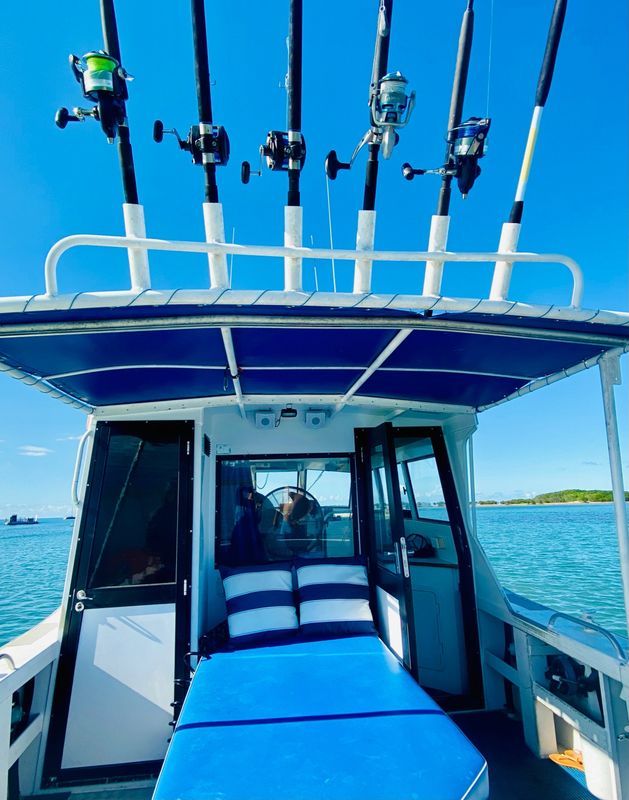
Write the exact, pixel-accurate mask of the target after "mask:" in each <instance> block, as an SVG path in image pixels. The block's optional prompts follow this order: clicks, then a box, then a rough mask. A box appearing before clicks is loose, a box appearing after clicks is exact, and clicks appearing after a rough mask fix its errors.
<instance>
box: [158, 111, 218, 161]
mask: <svg viewBox="0 0 629 800" xmlns="http://www.w3.org/2000/svg"><path fill="white" fill-rule="evenodd" d="M165 133H168V134H171V135H172V136H174V137H175V139H176V140H177V143H178V145H179V148H180V149H181V150H185V151H186V152H188V153H190V154H191V155H192V163H193V164H216V166H217V167H224V166H225V165H226V164H227V162H228V161H229V137H228V136H227V131H226V130H225V128H224V127H223V126H222V125H204V124H201V125H192V127H191V128H190V130H189V131H188V136H187V138H186V139H182V138H181V136H180V135H179V134H178V133H177V129H176V128H168V129H166V128H164V123H163V122H162V121H161V120H159V119H156V120H155V122H154V123H153V141H154V142H157V143H158V144H159V143H160V142H162V141H163V139H164V134H165Z"/></svg>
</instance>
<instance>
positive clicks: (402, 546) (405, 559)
mask: <svg viewBox="0 0 629 800" xmlns="http://www.w3.org/2000/svg"><path fill="white" fill-rule="evenodd" d="M400 550H401V552H402V570H403V571H404V577H405V578H409V577H410V575H411V572H410V570H409V568H408V553H407V552H406V536H400Z"/></svg>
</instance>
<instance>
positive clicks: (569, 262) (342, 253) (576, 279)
mask: <svg viewBox="0 0 629 800" xmlns="http://www.w3.org/2000/svg"><path fill="white" fill-rule="evenodd" d="M75 247H114V248H122V249H130V248H133V249H134V250H135V251H136V252H137V251H138V250H144V251H148V250H162V251H164V250H166V251H172V252H176V253H208V254H216V255H232V254H233V255H238V256H253V257H262V258H272V257H281V258H283V259H286V258H291V259H304V258H310V259H330V260H331V259H338V260H339V261H353V262H358V263H359V264H360V263H362V262H363V261H364V260H365V255H366V253H367V252H368V251H365V250H329V249H325V248H309V247H275V246H262V245H240V244H224V243H220V242H180V241H171V240H168V239H140V238H135V237H127V236H98V235H91V234H77V235H74V236H67V237H65V238H64V239H61V240H60V241H58V242H57V243H56V244H55V245H53V247H52V248H51V249H50V251H49V252H48V255H47V257H46V263H45V267H44V271H45V280H46V295H47V296H49V297H56V296H57V295H58V294H59V289H58V283H57V265H58V262H59V259H60V257H61V256H62V255H63V253H65V252H67V251H68V250H71V249H72V248H75ZM505 255H508V258H509V261H510V262H514V263H515V262H517V263H523V264H526V263H529V264H530V263H536V264H539V263H545V264H562V265H563V266H565V267H567V268H568V269H569V270H570V273H571V275H572V293H571V297H570V307H571V308H580V307H581V301H582V297H583V274H582V272H581V268H580V267H579V265H578V264H577V263H576V261H574V259H572V258H570V257H568V256H565V255H561V254H557V253H509V254H505V253H499V252H490V253H488V252H473V253H454V252H448V251H445V252H444V251H436V252H431V251H414V250H401V251H395V250H374V251H369V260H370V261H371V262H374V261H375V262H383V261H384V262H394V261H397V262H406V263H421V262H430V263H433V264H434V263H437V262H440V263H443V264H445V263H450V262H455V263H461V262H464V263H474V262H475V263H491V262H496V261H500V260H501V259H502V261H504V259H505ZM369 278H370V276H369ZM131 284H132V286H133V280H131ZM356 285H358V286H359V287H360V289H361V291H360V292H358V293H354V294H358V296H361V295H364V294H368V293H369V292H370V291H371V281H370V279H369V281H368V282H367V280H366V277H365V276H364V275H362V276H361V280H360V281H359V283H358V284H356V283H355V286H356ZM145 288H150V287H145ZM292 289H293V287H292V286H286V287H285V291H287V292H288V291H291V290H292ZM507 289H508V286H507V287H505V294H506V290H507ZM433 296H434V297H437V295H431V297H433Z"/></svg>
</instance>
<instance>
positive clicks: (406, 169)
mask: <svg viewBox="0 0 629 800" xmlns="http://www.w3.org/2000/svg"><path fill="white" fill-rule="evenodd" d="M427 172H428V170H426V169H413V167H412V166H411V165H410V164H409V163H408V161H407V162H406V163H405V164H402V175H403V176H404V177H405V178H406V180H407V181H412V180H413V178H414V177H415V175H425V174H426V173H427Z"/></svg>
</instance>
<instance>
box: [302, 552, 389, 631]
mask: <svg viewBox="0 0 629 800" xmlns="http://www.w3.org/2000/svg"><path fill="white" fill-rule="evenodd" d="M295 568H296V570H297V590H298V597H299V627H300V632H301V633H302V634H304V635H305V636H347V635H352V634H370V633H375V632H376V629H375V627H374V624H373V616H372V614H371V609H370V608H369V582H368V579H367V562H366V559H364V558H362V557H361V556H357V557H353V558H320V559H319V558H317V559H315V558H303V559H296V561H295Z"/></svg>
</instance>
